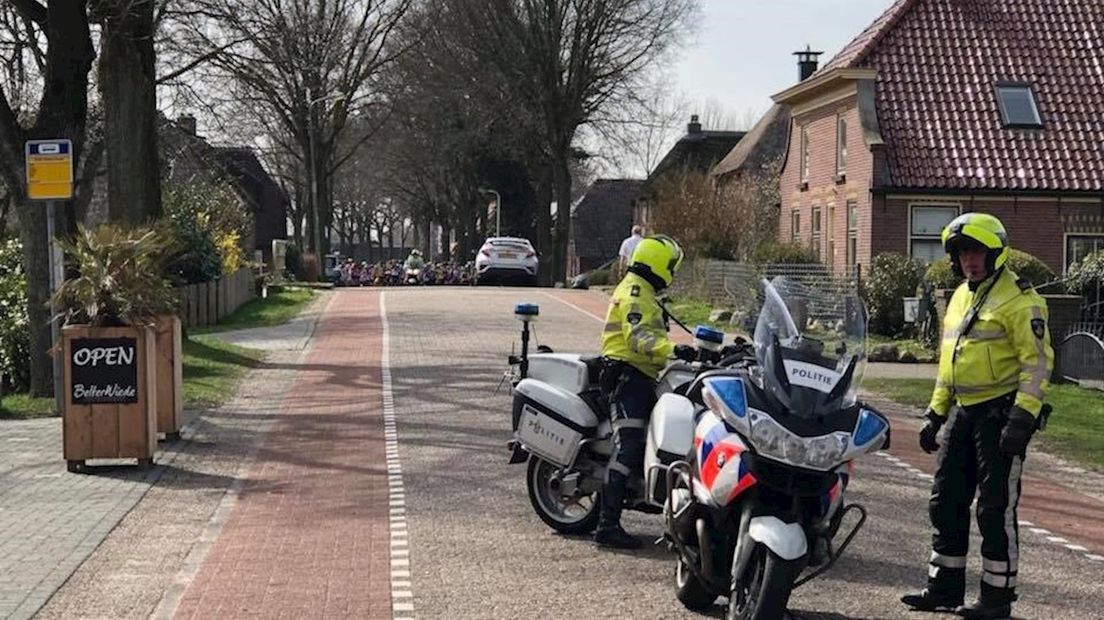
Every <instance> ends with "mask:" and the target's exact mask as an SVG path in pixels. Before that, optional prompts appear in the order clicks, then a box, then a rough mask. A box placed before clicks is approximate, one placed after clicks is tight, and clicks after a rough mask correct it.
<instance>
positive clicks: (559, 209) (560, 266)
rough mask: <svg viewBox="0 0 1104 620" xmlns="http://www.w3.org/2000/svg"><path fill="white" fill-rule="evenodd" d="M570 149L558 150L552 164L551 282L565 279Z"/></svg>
mask: <svg viewBox="0 0 1104 620" xmlns="http://www.w3.org/2000/svg"><path fill="white" fill-rule="evenodd" d="M568 157H570V148H565V149H558V151H557V152H556V154H555V155H554V159H553V162H552V185H553V187H554V188H555V197H556V232H555V241H554V243H555V249H554V251H553V259H552V260H553V263H552V266H553V270H552V282H553V283H556V282H563V281H565V280H566V278H567V242H568V239H569V238H570V234H571V171H570V170H569V169H568V162H567V160H568Z"/></svg>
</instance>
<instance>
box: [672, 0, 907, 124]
mask: <svg viewBox="0 0 1104 620" xmlns="http://www.w3.org/2000/svg"><path fill="white" fill-rule="evenodd" d="M892 4H893V0H701V13H700V16H699V19H698V26H697V32H696V34H695V36H694V37H693V40H691V41H688V43H687V45H686V49H685V50H684V51H683V53H682V55H681V59H680V61H679V62H678V63H677V64H675V65H674V66H673V67H672V70H673V71H674V74H675V76H676V77H677V83H678V85H679V86H678V87H679V89H680V90H682V91H683V92H684V93H685V95H686V97H687V99H688V100H689V101H692V102H696V103H701V104H705V103H707V102H711V101H712V102H714V104H715V105H719V106H720V108H721V109H723V110H725V111H726V112H728V113H729V114H730V115H733V116H735V117H737V118H745V117H748V116H751V115H752V114H753V113H754V117H755V118H758V116H759V115H760V114H762V113H763V112H766V111H767V109H768V108H769V107H770V105H771V100H770V96H771V95H773V94H776V93H778V92H780V91H782V90H785V89H786V88H788V87H789V86H792V85H793V84H794V83H796V82H797V58H796V57H795V56H794V55H793V52H795V51H798V50H804V49H805V46H806V45H811V46H812V47H813V50H815V51H822V52H824V55H822V56H821V57H820V60H821V64H822V65H823V64H824V63H826V62H827V61H828V60H829V59H831V58H832V56H834V55H835V54H836V52H838V51H839V50H840V49H841V48H842V47H843V46H844V45H847V43H849V42H850V41H851V39H853V38H854V37H855V36H856V35H858V34H859V33H860V32H862V31H863V29H865V28H866V27H867V26H868V25H870V23H871V22H873V21H874V20H875V19H877V17H878V16H879V15H881V14H882V13H883V12H884V11H885V10H886V9H887V8H889V6H890V5H892ZM706 129H708V128H706Z"/></svg>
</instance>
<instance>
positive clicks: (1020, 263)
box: [924, 249, 1057, 291]
mask: <svg viewBox="0 0 1104 620" xmlns="http://www.w3.org/2000/svg"><path fill="white" fill-rule="evenodd" d="M1008 268H1009V269H1011V270H1012V271H1014V272H1015V273H1016V275H1017V276H1019V277H1021V278H1027V279H1028V280H1029V281H1030V282H1031V283H1032V284H1034V285H1035V286H1042V285H1043V284H1047V283H1049V282H1053V281H1055V280H1056V279H1057V278H1056V277H1055V276H1054V272H1053V271H1051V270H1050V267H1047V266H1046V263H1044V262H1043V261H1041V260H1039V259H1037V258H1035V257H1034V256H1032V255H1031V254H1028V253H1027V252H1021V251H1019V250H1016V249H1013V250H1012V251H1011V252H1010V253H1009V255H1008ZM924 279H925V280H927V281H928V282H929V283H930V284H931V285H932V286H933V287H935V288H955V287H957V286H958V285H959V284H961V283H962V278H959V277H957V276H955V275H954V272H952V271H951V259H950V257H949V256H944V257H943V258H941V259H939V260H937V261H935V262H934V263H932V264H931V265H928V270H927V272H926V273H925V274H924ZM1048 290H1051V291H1052V290H1053V288H1049V289H1048Z"/></svg>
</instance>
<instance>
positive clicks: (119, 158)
mask: <svg viewBox="0 0 1104 620" xmlns="http://www.w3.org/2000/svg"><path fill="white" fill-rule="evenodd" d="M101 12H102V14H101V15H100V17H101V18H102V21H103V36H102V39H101V40H102V52H101V55H100V64H99V83H100V93H101V94H102V95H103V109H104V130H105V139H106V145H107V194H108V214H109V219H110V220H111V221H113V222H127V223H131V224H144V223H147V222H150V221H152V220H155V219H157V218H159V217H160V216H161V166H160V158H159V155H158V152H157V92H156V74H155V69H154V49H153V31H154V26H153V12H154V1H153V0H123V1H121V2H111V3H105V4H104V5H103V6H102V7H101Z"/></svg>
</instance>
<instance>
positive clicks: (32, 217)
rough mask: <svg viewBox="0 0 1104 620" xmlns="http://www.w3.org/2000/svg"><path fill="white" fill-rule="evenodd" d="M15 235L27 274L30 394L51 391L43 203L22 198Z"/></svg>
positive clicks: (51, 367) (50, 337) (51, 377)
mask: <svg viewBox="0 0 1104 620" xmlns="http://www.w3.org/2000/svg"><path fill="white" fill-rule="evenodd" d="M19 237H20V239H21V240H22V242H23V268H24V270H25V273H26V274H27V319H28V322H29V325H30V327H31V329H30V341H31V342H30V345H31V359H30V364H31V395H32V396H40V397H41V396H50V395H51V394H53V393H54V368H53V363H52V361H51V358H50V354H49V350H50V347H51V346H52V336H51V334H50V309H49V308H48V307H47V302H48V301H49V294H48V293H47V291H48V290H49V286H50V255H49V245H48V244H47V240H46V206H45V205H43V204H42V203H37V202H30V201H27V202H24V203H23V204H22V205H21V208H20V209H19Z"/></svg>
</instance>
